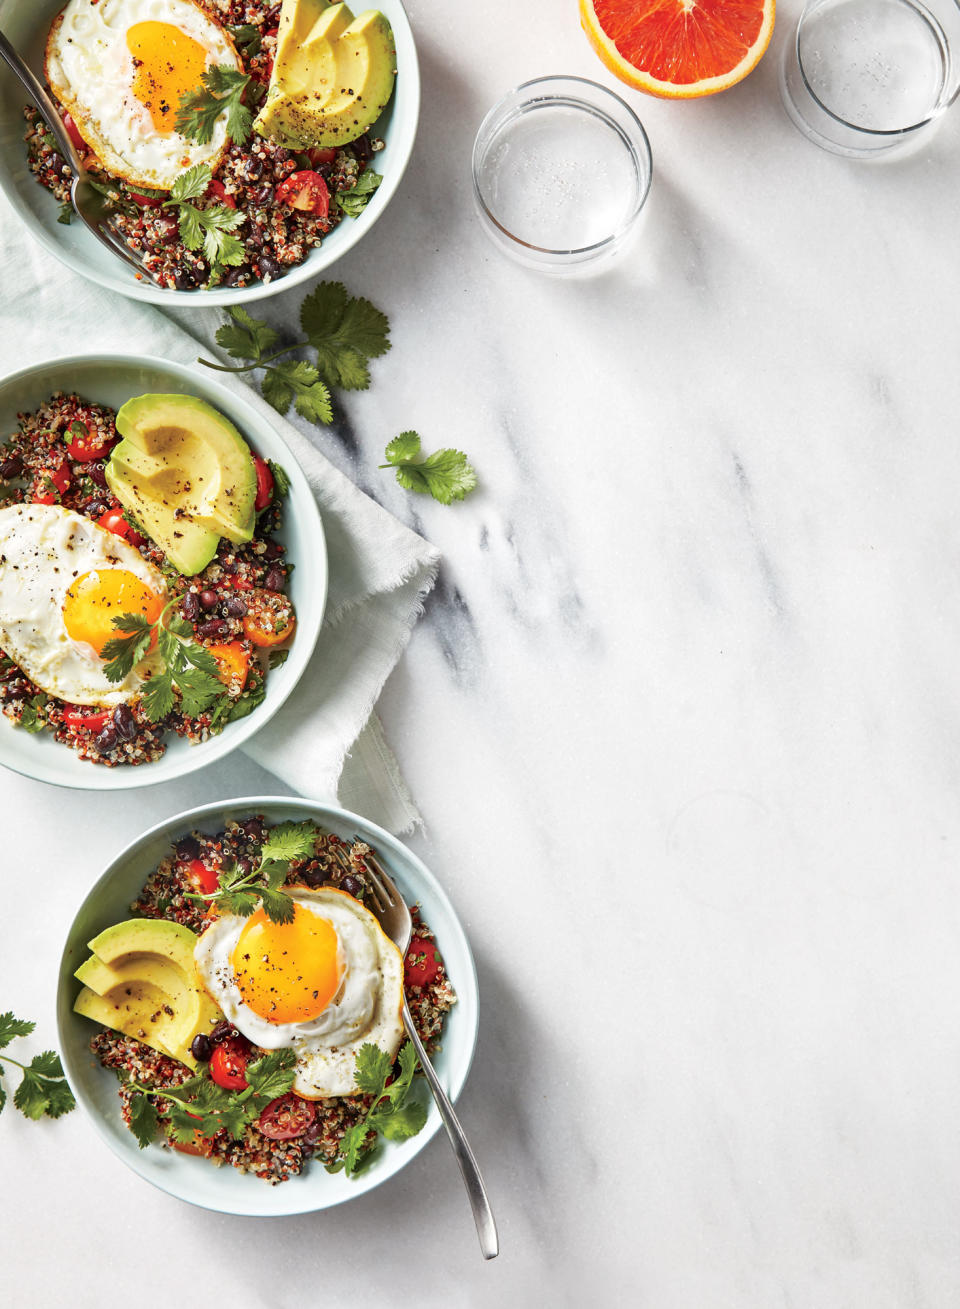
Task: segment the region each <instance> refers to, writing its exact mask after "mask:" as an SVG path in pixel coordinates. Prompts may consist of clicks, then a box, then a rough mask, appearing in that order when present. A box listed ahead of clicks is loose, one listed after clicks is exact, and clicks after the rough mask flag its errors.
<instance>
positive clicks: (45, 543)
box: [0, 504, 167, 705]
mask: <svg viewBox="0 0 960 1309" xmlns="http://www.w3.org/2000/svg"><path fill="white" fill-rule="evenodd" d="M101 568H124V569H126V570H127V571H128V572H131V573H133V574H134V576H136V577H138V578H139V579H140V580H141V581H142V582H144V583H146V585H147V586H149V587H150V588H151V590H153V591H155V592H156V594H157V595H160V596H165V595H166V592H167V586H166V583H165V581H164V580H163V575H162V574H161V573H160V572H159V570H158V569H156V568H154V566H153V564H151V563H148V561H147V560H146V559H144V558H143V556H142V555H141V554H140V553H139V551H137V550H135V549H134V548H133V546H131V545H129V544H128V543H127V542H126V541H124V540H122V539H121V538H120V537H119V536H116V535H115V534H114V533H113V532H108V531H106V530H105V529H104V528H102V527H100V526H98V524H97V523H94V522H92V521H91V520H90V519H89V518H84V517H83V515H82V514H77V513H74V512H73V510H72V509H64V508H63V507H62V506H60V505H35V504H24V505H8V506H7V507H6V508H5V509H0V647H2V649H4V650H5V651H6V652H7V654H8V655H9V656H10V658H11V659H13V660H14V662H15V663H16V664H17V665H18V666H19V667H20V668H22V669H23V671H24V672H25V673H26V675H27V676H28V677H29V678H30V680H31V681H32V682H35V683H36V685H37V686H39V687H40V689H41V691H45V692H46V693H47V695H52V696H56V697H57V698H58V699H60V700H66V701H68V702H69V703H70V704H76V705H117V704H121V703H122V702H123V701H128V700H132V699H133V698H134V697H135V696H136V695H137V694H138V693H139V691H140V688H141V686H142V685H143V680H144V675H145V674H147V673H148V672H149V671H151V669H152V668H153V666H154V664H155V656H148V657H147V658H146V659H144V660H141V662H140V663H139V664H138V665H137V667H136V668H135V669H133V670H132V672H130V673H129V674H128V676H127V677H126V678H124V680H123V681H122V682H110V681H108V680H107V677H106V676H105V674H104V671H103V669H104V661H103V660H102V659H101V658H100V656H99V655H98V654H97V653H96V651H95V650H93V649H92V648H91V647H90V646H87V645H82V644H79V643H78V642H76V641H73V640H72V639H71V637H70V635H69V633H68V632H67V629H66V627H65V626H64V622H63V604H64V599H65V597H66V593H67V591H68V590H69V588H70V587H71V586H72V585H73V583H74V582H75V581H76V580H77V578H78V577H81V576H82V575H83V574H84V573H88V572H90V571H92V570H94V569H101Z"/></svg>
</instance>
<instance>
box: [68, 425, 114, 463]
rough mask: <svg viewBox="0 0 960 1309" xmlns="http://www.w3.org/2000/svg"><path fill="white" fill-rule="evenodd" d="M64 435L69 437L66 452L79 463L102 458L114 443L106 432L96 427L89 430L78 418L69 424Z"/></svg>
mask: <svg viewBox="0 0 960 1309" xmlns="http://www.w3.org/2000/svg"><path fill="white" fill-rule="evenodd" d="M64 436H65V437H67V436H69V437H70V438H71V439H70V443H69V445H68V446H67V454H68V455H69V456H70V458H71V459H76V461H77V463H79V464H89V463H91V462H92V461H93V460H94V459H102V458H103V456H104V455H105V454H106V453H107V451H108V450H109V449H110V448H111V446H113V445H114V438H113V437H111V436H110V435H109V434H108V433H106V432H98V431H96V429H94V431H92V432H91V431H90V428H89V427H87V425H86V423H82V422H80V420H79V419H78V420H77V421H76V422H74V423H71V424H70V427H69V428H68V429H67V431H66V432H65V433H64Z"/></svg>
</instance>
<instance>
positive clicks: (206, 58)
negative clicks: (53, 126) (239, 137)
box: [46, 0, 241, 191]
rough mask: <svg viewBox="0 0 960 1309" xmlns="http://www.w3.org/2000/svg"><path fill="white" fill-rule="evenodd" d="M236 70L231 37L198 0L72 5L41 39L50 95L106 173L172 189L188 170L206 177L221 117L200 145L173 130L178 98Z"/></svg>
mask: <svg viewBox="0 0 960 1309" xmlns="http://www.w3.org/2000/svg"><path fill="white" fill-rule="evenodd" d="M217 64H226V65H228V66H229V67H230V68H235V69H240V67H241V64H240V57H239V55H238V54H237V52H236V49H235V47H234V45H233V42H232V41H231V39H230V37H229V35H228V34H227V33H226V32H225V31H224V30H223V28H221V27H220V25H219V24H218V23H217V22H216V21H215V20H214V19H212V18H211V17H210V16H209V15H208V14H206V13H205V12H204V11H203V10H202V9H201V8H200V6H199V5H198V4H195V3H194V0H99V3H98V0H70V3H69V4H68V5H67V7H66V8H65V9H64V10H63V12H62V13H60V14H59V15H58V16H57V17H56V18H55V19H54V22H53V26H52V27H51V29H50V35H49V37H48V39H47V58H46V74H47V81H48V82H49V83H50V88H51V90H52V91H53V93H54V95H55V96H56V97H57V99H58V100H59V101H60V103H61V105H62V106H63V108H64V109H65V110H67V111H68V112H69V114H70V116H71V117H72V118H73V121H74V122H75V123H76V125H77V128H78V129H79V132H80V135H81V136H82V137H83V139H84V140H85V141H86V142H87V144H88V145H89V146H90V148H91V149H92V150H93V152H94V153H95V154H96V156H97V158H98V159H99V160H100V163H101V164H102V165H103V166H104V168H105V169H106V170H107V172H109V173H111V174H112V175H113V176H115V177H122V178H124V179H125V180H126V181H128V182H131V183H134V184H135V185H139V186H145V187H147V188H155V189H157V190H161V191H168V190H169V189H170V187H171V186H172V185H173V183H174V182H175V181H176V180H177V178H178V177H179V175H180V174H181V173H183V172H184V171H185V170H186V169H188V168H191V167H192V166H193V165H194V164H209V165H210V167H211V169H212V168H215V167H216V163H217V161H218V160H219V158H220V156H221V154H222V153H223V150H224V147H225V145H226V140H227V128H226V113H223V114H221V115H220V117H219V118H218V120H217V122H216V124H215V126H214V130H213V137H212V139H211V140H210V141H209V142H208V143H207V144H206V145H200V144H198V143H197V142H196V141H190V140H188V139H187V138H186V137H184V136H181V135H180V133H179V132H177V131H176V130H175V129H174V122H175V120H176V117H177V111H178V109H179V107H180V97H181V96H182V95H184V94H185V93H186V92H188V91H195V90H196V89H197V88H198V87H199V86H200V77H201V75H202V74H203V73H204V72H206V70H207V68H208V67H210V66H212V65H217Z"/></svg>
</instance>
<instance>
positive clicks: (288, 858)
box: [187, 822, 318, 923]
mask: <svg viewBox="0 0 960 1309" xmlns="http://www.w3.org/2000/svg"><path fill="white" fill-rule="evenodd" d="M317 835H318V833H317V829H316V827H314V825H313V823H311V822H302V823H294V822H287V823H279V824H278V825H277V826H276V827H274V828H271V830H270V831H269V833H268V834H267V839H266V840H265V841H264V843H263V845H262V847H261V849H260V863H259V864H258V865H257V866H256V867H255V868H251V870H250V871H249V872H248V873H242V872H240V871H239V870H238V869H237V867H236V865H235V864H234V863H233V862H232V861H230V862H229V863H228V864H225V865H224V867H223V869H222V871H221V873H220V876H219V877H218V879H217V883H218V885H217V890H216V891H209V892H207V894H206V895H202V894H199V893H198V894H193V893H189V892H188V893H187V899H188V900H191V901H193V903H194V904H198V905H202V906H204V907H206V906H207V905H211V904H217V905H219V906H220V908H222V909H225V910H226V911H227V912H228V913H233V914H238V915H239V916H240V917H242V918H248V917H249V916H250V914H252V913H253V911H254V910H255V909H256V908H257V905H258V904H262V905H263V911H264V913H265V914H266V915H267V917H268V918H269V919H270V920H271V921H272V922H274V923H292V922H293V915H294V904H293V900H292V899H291V897H290V896H289V895H287V894H286V892H284V891H281V890H280V887H281V886H283V884H284V882H285V881H286V878H287V873H288V872H289V871H290V865H291V863H292V862H293V861H294V859H309V858H310V857H311V856H312V855H313V854H314V852H315V850H316V843H317Z"/></svg>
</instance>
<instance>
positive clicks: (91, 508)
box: [83, 500, 107, 518]
mask: <svg viewBox="0 0 960 1309" xmlns="http://www.w3.org/2000/svg"><path fill="white" fill-rule="evenodd" d="M83 512H84V513H85V514H86V515H87V517H88V518H99V517H100V515H101V514H105V513H106V512H107V506H106V505H105V504H104V503H103V501H102V500H91V501H90V503H89V504H88V505H85V506H84V510H83Z"/></svg>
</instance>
